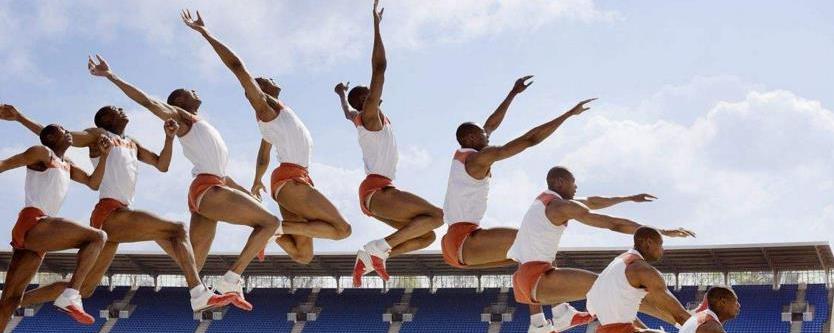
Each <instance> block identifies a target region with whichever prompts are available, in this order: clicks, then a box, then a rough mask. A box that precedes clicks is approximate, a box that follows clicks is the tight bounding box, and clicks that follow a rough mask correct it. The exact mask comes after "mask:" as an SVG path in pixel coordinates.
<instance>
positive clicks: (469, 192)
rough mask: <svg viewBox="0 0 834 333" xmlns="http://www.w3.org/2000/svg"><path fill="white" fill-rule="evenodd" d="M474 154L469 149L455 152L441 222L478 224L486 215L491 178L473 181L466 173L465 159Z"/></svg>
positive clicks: (472, 150) (473, 151)
mask: <svg viewBox="0 0 834 333" xmlns="http://www.w3.org/2000/svg"><path fill="white" fill-rule="evenodd" d="M475 152H477V150H475V149H470V148H461V149H458V150H457V151H455V156H454V158H453V159H452V168H451V170H449V184H448V185H447V186H446V200H444V201H443V221H445V222H446V223H448V224H455V223H458V222H469V223H474V224H480V223H481V219H483V218H484V213H486V209H487V196H488V195H489V180H490V178H491V176H490V175H487V176H486V177H485V178H484V179H475V178H473V177H472V176H470V175H469V173H467V172H466V158H467V157H468V156H469V155H470V154H472V153H475Z"/></svg>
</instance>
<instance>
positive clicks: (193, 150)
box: [180, 120, 229, 178]
mask: <svg viewBox="0 0 834 333" xmlns="http://www.w3.org/2000/svg"><path fill="white" fill-rule="evenodd" d="M180 144H181V145H182V152H183V154H185V158H187V159H188V160H189V161H191V163H192V164H194V168H193V169H192V170H191V174H192V175H193V176H196V175H199V174H202V173H206V174H210V175H215V176H218V177H221V178H222V177H226V165H227V164H228V163H229V149H228V148H226V142H224V141H223V137H221V136H220V132H218V131H217V129H215V128H214V127H213V126H211V124H209V123H208V122H207V121H205V120H197V121H195V122H194V123H193V124H191V129H190V130H189V131H188V133H185V135H183V136H181V137H180Z"/></svg>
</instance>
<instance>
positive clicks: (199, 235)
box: [188, 213, 217, 272]
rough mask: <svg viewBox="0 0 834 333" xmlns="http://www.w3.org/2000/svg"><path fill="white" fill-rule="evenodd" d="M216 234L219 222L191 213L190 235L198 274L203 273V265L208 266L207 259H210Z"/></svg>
mask: <svg viewBox="0 0 834 333" xmlns="http://www.w3.org/2000/svg"><path fill="white" fill-rule="evenodd" d="M216 232H217V220H212V219H209V218H207V217H205V216H203V215H200V214H198V213H191V225H190V226H189V228H188V234H189V235H190V236H191V246H192V248H193V250H194V260H195V261H196V264H197V271H198V272H199V271H202V270H203V265H205V264H206V258H208V253H209V250H211V243H212V242H214V234H215V233H216Z"/></svg>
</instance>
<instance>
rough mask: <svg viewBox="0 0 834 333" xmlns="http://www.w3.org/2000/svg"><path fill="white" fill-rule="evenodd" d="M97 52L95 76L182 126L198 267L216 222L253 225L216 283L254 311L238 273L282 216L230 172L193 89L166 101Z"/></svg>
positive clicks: (241, 305)
mask: <svg viewBox="0 0 834 333" xmlns="http://www.w3.org/2000/svg"><path fill="white" fill-rule="evenodd" d="M96 57H97V58H98V63H96V62H95V61H93V60H90V63H89V69H90V73H91V74H92V75H95V76H101V77H105V78H107V79H108V80H110V82H112V83H113V84H115V85H116V86H117V87H118V88H119V89H121V90H122V92H124V93H125V94H126V95H127V96H128V97H130V99H132V100H134V101H136V102H137V103H139V104H140V105H142V106H144V107H145V108H146V109H148V110H149V111H150V112H151V113H153V114H154V115H155V116H157V117H159V119H162V121H167V120H168V119H173V120H174V121H176V122H177V125H178V126H179V128H178V129H177V131H176V135H177V137H179V140H180V144H181V145H182V150H183V154H184V155H185V157H186V158H187V159H189V160H190V161H191V163H192V164H193V165H194V169H192V171H191V173H192V175H193V176H194V180H193V181H192V183H191V186H190V188H189V190H188V208H189V210H190V211H191V225H190V228H189V229H190V230H189V236H190V238H191V245H192V246H193V248H194V258H195V260H196V263H197V270H198V271H200V270H201V269H202V268H203V265H204V264H205V262H206V258H207V257H208V253H209V249H210V248H211V243H212V241H214V234H215V232H216V229H217V221H226V222H229V223H232V224H236V225H244V226H249V227H252V229H253V230H252V233H251V234H250V235H249V239H248V240H247V241H246V245H244V246H243V250H242V251H241V253H240V256H238V258H237V260H236V261H235V262H234V263H233V264H232V266H231V268H230V269H229V270H228V271H227V272H226V274H224V275H223V277H222V278H221V279H218V282H217V283H216V285H215V286H214V287H215V288H216V289H217V290H218V291H220V292H221V293H222V294H233V295H234V296H235V297H234V298H232V303H233V304H234V305H235V306H236V307H238V308H241V309H247V310H251V309H252V304H250V303H249V302H248V301H246V300H245V299H244V297H243V278H242V277H241V276H240V274H241V273H243V271H244V270H245V269H246V266H248V265H249V263H250V262H251V261H252V259H254V258H255V256H256V255H257V254H258V252H259V251H260V250H261V249H263V248H264V246H266V243H267V242H269V239H270V237H272V235H274V234H275V232H276V230H278V229H279V226H280V224H281V221H280V220H279V219H278V218H277V217H275V216H274V215H272V214H270V213H269V211H267V210H266V208H264V207H263V206H262V205H261V204H260V203H259V202H258V201H257V200H256V199H255V198H253V197H252V196H251V195H250V193H249V192H248V191H247V190H246V189H244V188H243V187H241V186H240V185H238V183H237V182H235V181H234V180H233V179H232V178H231V177H229V175H228V174H227V173H226V165H227V164H228V162H229V151H228V149H227V148H226V143H225V141H223V138H222V137H221V136H220V133H219V132H218V131H217V129H215V128H214V126H212V125H211V124H209V122H208V121H207V120H205V119H202V118H200V117H198V116H197V112H198V110H199V108H200V104H201V103H202V102H201V100H200V97H199V96H197V93H196V92H195V91H193V90H186V89H176V90H174V91H173V92H171V94H170V95H169V96H168V100H167V102H166V103H163V102H161V101H158V100H156V99H154V98H152V97H150V96H148V95H147V94H145V93H144V92H143V91H142V90H139V89H138V88H136V87H134V86H133V85H131V84H130V83H127V82H125V81H123V80H122V79H121V78H119V77H118V76H116V74H115V73H113V72H112V71H110V66H108V64H107V62H105V61H104V59H102V58H101V57H99V56H96Z"/></svg>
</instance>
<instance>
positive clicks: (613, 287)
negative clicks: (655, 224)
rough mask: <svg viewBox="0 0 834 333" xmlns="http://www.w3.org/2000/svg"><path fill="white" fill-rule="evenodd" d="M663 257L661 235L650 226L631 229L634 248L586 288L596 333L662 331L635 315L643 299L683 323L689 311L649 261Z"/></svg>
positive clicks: (688, 315) (588, 305)
mask: <svg viewBox="0 0 834 333" xmlns="http://www.w3.org/2000/svg"><path fill="white" fill-rule="evenodd" d="M662 256H663V236H662V235H661V233H660V231H658V230H656V229H653V228H650V227H640V228H638V229H637V231H635V232H634V248H633V249H630V250H628V251H627V252H625V253H623V254H621V255H620V256H618V257H617V258H615V259H614V261H612V262H611V263H610V264H609V265H608V267H606V268H605V270H603V271H602V273H600V274H599V277H597V279H596V281H595V282H594V284H593V286H592V287H591V290H590V291H588V294H587V298H588V302H587V307H588V312H590V313H591V314H592V315H594V316H596V317H597V320H599V323H600V324H601V325H602V326H600V327H599V328H597V333H633V332H663V331H657V330H652V329H647V328H646V326H645V325H644V324H643V323H642V322H641V321H640V320H639V319H638V318H637V311H638V309H639V308H640V304H641V303H642V302H643V298H646V301H648V302H649V303H651V304H653V305H654V306H655V307H656V308H657V309H658V310H660V311H665V312H667V313H668V314H669V315H671V316H672V318H674V322H675V323H677V324H681V325H683V323H684V322H686V321H687V320H688V319H689V317H690V314H689V312H687V311H686V309H684V307H683V305H681V303H680V302H679V301H678V300H677V299H676V298H675V296H674V295H672V293H671V292H670V291H669V288H668V287H666V281H664V280H663V276H662V275H660V272H659V271H658V270H657V269H655V268H654V267H652V265H650V264H649V262H654V261H658V260H660V258H661V257H662Z"/></svg>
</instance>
